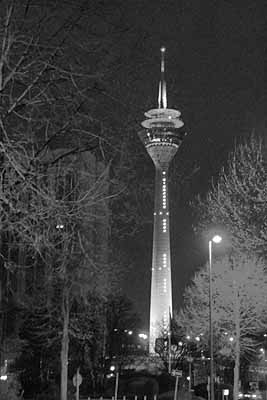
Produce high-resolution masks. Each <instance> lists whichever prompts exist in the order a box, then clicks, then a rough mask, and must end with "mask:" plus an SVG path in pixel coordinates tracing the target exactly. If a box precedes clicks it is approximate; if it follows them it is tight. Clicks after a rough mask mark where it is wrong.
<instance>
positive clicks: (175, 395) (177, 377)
mask: <svg viewBox="0 0 267 400" xmlns="http://www.w3.org/2000/svg"><path fill="white" fill-rule="evenodd" d="M178 381H179V376H178V375H177V376H176V379H175V389H174V398H173V400H178V399H177V393H178Z"/></svg>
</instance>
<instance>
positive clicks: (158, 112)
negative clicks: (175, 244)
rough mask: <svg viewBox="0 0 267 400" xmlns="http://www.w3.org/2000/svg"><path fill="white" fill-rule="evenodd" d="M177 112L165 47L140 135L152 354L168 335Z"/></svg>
mask: <svg viewBox="0 0 267 400" xmlns="http://www.w3.org/2000/svg"><path fill="white" fill-rule="evenodd" d="M180 115H181V113H180V111H178V110H175V109H171V108H168V106H167V89H166V81H165V48H164V47H162V48H161V77H160V82H159V94H158V108H155V109H152V110H149V111H147V112H145V116H146V119H145V120H144V121H143V122H142V123H141V125H142V127H143V129H142V130H141V131H140V133H139V136H140V139H141V140H142V142H143V144H144V145H145V148H146V150H147V152H148V154H149V155H150V157H151V158H152V160H153V162H154V165H155V170H156V175H155V198H154V233H153V257H152V274H151V298H150V324H149V325H150V326H149V352H150V353H155V343H156V339H162V338H166V337H167V336H168V335H169V334H170V317H171V315H172V278H171V252H170V211H169V193H168V169H169V165H170V162H171V160H172V158H173V157H174V156H175V154H176V152H177V150H178V148H179V146H180V144H181V143H182V140H183V138H184V136H185V131H184V130H183V129H181V128H182V127H183V126H184V123H183V121H182V120H181V119H180Z"/></svg>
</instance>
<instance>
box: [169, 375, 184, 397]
mask: <svg viewBox="0 0 267 400" xmlns="http://www.w3.org/2000/svg"><path fill="white" fill-rule="evenodd" d="M171 374H172V376H175V378H176V379H175V389H174V396H173V400H178V396H177V395H178V383H179V378H180V377H182V376H183V371H182V370H180V369H173V370H172V372H171Z"/></svg>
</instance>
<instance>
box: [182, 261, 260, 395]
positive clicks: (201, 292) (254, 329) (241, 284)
mask: <svg viewBox="0 0 267 400" xmlns="http://www.w3.org/2000/svg"><path fill="white" fill-rule="evenodd" d="M266 286H267V275H266V268H265V264H264V263H263V261H261V260H260V259H257V258H255V257H250V258H248V257H246V256H243V257H242V256H241V255H236V256H235V255H232V256H231V258H229V257H225V258H223V259H222V260H218V261H216V262H214V264H213V271H212V287H213V304H214V312H213V316H212V323H213V327H214V335H215V337H216V340H215V343H216V347H217V349H216V351H217V352H218V353H221V354H224V355H225V356H228V357H230V358H233V359H234V362H235V367H234V399H235V400H237V399H238V382H239V367H240V356H241V355H244V354H252V353H253V352H254V351H255V349H256V347H257V341H256V340H255V339H256V336H257V333H259V332H261V331H262V330H263V329H264V328H266V326H267V320H266V312H265V309H266V306H267V294H266ZM208 293H209V272H208V270H207V268H202V269H201V270H200V271H199V272H197V273H196V275H195V276H194V278H193V280H192V284H191V285H190V286H189V287H187V289H186V291H185V295H184V308H183V309H182V310H181V311H180V313H179V315H178V317H177V322H178V324H179V325H180V326H184V328H185V329H186V331H187V332H188V333H191V334H194V335H196V336H197V335H200V334H202V335H203V336H202V338H203V340H204V341H206V343H208V341H209V295H208Z"/></svg>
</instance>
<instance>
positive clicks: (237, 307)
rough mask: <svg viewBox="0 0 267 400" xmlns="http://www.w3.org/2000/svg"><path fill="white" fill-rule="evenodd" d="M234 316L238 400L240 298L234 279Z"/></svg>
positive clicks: (236, 392) (235, 394) (235, 377)
mask: <svg viewBox="0 0 267 400" xmlns="http://www.w3.org/2000/svg"><path fill="white" fill-rule="evenodd" d="M234 318H235V351H234V353H235V366H234V393H233V395H234V396H233V398H234V400H238V393H239V369H240V299H239V294H238V288H237V285H236V282H235V281H234Z"/></svg>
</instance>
